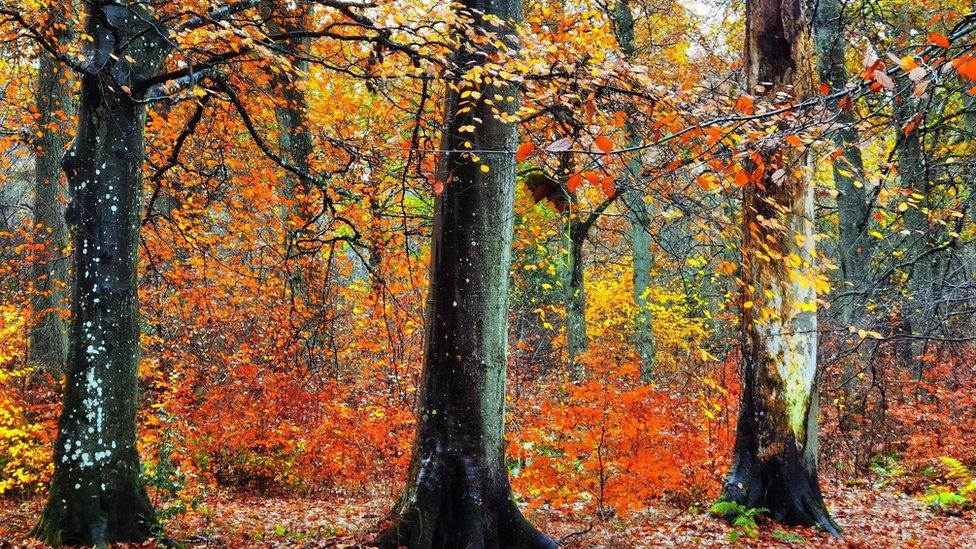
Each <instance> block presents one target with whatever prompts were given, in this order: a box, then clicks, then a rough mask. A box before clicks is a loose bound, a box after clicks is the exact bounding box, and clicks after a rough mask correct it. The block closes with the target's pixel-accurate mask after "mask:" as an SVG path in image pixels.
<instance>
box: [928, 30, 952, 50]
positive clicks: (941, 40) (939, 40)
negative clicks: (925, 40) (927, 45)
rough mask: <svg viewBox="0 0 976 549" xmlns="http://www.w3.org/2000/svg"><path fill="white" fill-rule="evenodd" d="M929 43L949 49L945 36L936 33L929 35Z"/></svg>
mask: <svg viewBox="0 0 976 549" xmlns="http://www.w3.org/2000/svg"><path fill="white" fill-rule="evenodd" d="M929 42H931V43H933V44H935V45H936V46H939V47H940V48H948V47H949V39H948V38H946V37H945V35H942V34H939V33H937V32H933V33H929Z"/></svg>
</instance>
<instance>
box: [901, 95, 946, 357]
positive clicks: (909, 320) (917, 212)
mask: <svg viewBox="0 0 976 549" xmlns="http://www.w3.org/2000/svg"><path fill="white" fill-rule="evenodd" d="M898 84H899V87H898V90H899V94H898V96H896V97H895V104H894V107H893V109H894V113H893V114H894V119H895V123H896V124H895V131H897V132H898V135H897V141H896V145H895V147H896V159H897V166H898V174H899V177H900V178H901V186H902V188H904V189H908V190H910V191H911V192H912V193H913V194H915V195H917V196H916V198H917V197H918V196H921V197H922V198H921V199H918V200H917V203H915V204H912V205H911V206H909V208H908V209H907V210H905V212H904V214H903V215H904V218H903V219H904V229H905V230H907V231H909V233H908V235H907V236H906V237H905V241H904V247H905V259H906V260H908V261H911V265H912V266H911V274H910V276H909V279H908V292H909V294H908V298H909V302H908V304H907V305H906V307H905V310H903V311H902V317H903V324H904V329H905V330H906V331H908V332H909V333H910V334H911V335H915V336H923V335H925V333H926V331H927V326H928V322H929V319H930V318H931V309H930V307H931V305H932V300H933V299H934V296H933V295H932V293H931V289H932V286H933V284H934V280H933V274H934V272H935V270H936V269H934V268H933V263H934V259H935V258H934V256H932V255H927V251H928V250H929V249H930V248H931V247H932V246H934V245H935V243H934V241H933V239H932V227H931V226H930V224H929V218H928V211H929V210H928V207H929V203H928V202H929V184H928V172H927V169H926V157H925V150H924V148H923V146H922V139H921V135H922V126H923V125H924V123H922V124H919V127H918V128H916V129H915V131H913V132H910V133H908V135H905V132H904V131H903V130H902V128H903V127H904V126H905V124H908V123H909V121H911V119H912V117H914V116H915V115H916V114H918V113H919V112H920V109H921V103H920V101H919V100H918V99H916V98H914V97H911V91H912V86H913V84H912V82H911V81H909V80H908V79H907V78H904V79H899V82H898ZM923 348H924V340H922V339H913V338H909V339H907V340H906V341H904V342H902V344H901V345H900V353H901V355H902V358H903V360H904V361H905V362H906V364H908V365H910V366H912V367H913V368H914V369H915V372H916V374H917V375H921V374H922V371H923V362H922V358H921V354H922V351H923Z"/></svg>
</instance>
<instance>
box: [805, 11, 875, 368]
mask: <svg viewBox="0 0 976 549" xmlns="http://www.w3.org/2000/svg"><path fill="white" fill-rule="evenodd" d="M844 28H845V19H844V11H843V6H842V5H841V2H840V1H839V0H821V1H819V2H817V4H816V14H815V19H814V40H815V43H816V50H817V71H818V75H819V77H820V82H821V83H822V84H823V85H825V86H826V87H827V90H828V91H829V93H830V94H834V93H837V92H838V91H841V90H844V89H845V88H846V87H847V79H848V74H847V68H846V65H845V60H844V59H845V53H846V50H847V47H846V45H847V40H846V38H845V36H844ZM839 102H840V99H839V98H838V99H835V100H832V101H831V103H830V105H828V106H829V107H830V108H831V110H832V112H833V113H834V117H835V120H836V122H837V124H838V127H837V128H836V129H835V130H833V131H832V132H831V135H830V136H831V140H832V142H833V145H834V146H835V147H837V149H838V150H840V151H842V152H841V155H840V156H839V157H838V158H837V159H836V160H835V161H834V163H833V176H834V185H835V186H836V187H837V191H838V192H839V194H838V196H837V215H838V218H839V221H840V222H839V231H838V239H837V248H838V255H839V257H840V268H841V277H842V279H843V281H844V282H845V284H846V288H844V289H843V290H842V293H844V294H847V296H845V297H844V298H842V299H841V301H840V304H839V305H840V307H839V309H840V311H839V312H840V320H841V323H843V324H845V325H847V326H849V325H851V323H852V322H853V320H854V312H855V310H856V306H857V304H858V303H860V302H863V297H864V292H865V291H866V288H865V286H866V284H867V282H868V277H869V275H870V271H871V256H872V252H873V251H874V247H875V246H874V242H873V241H872V239H870V238H869V237H868V229H869V228H870V222H871V217H870V216H871V203H870V201H869V199H868V196H867V191H866V189H865V186H864V183H863V181H861V179H863V177H864V160H863V159H862V157H861V149H860V145H859V143H858V141H859V135H858V131H857V127H856V126H855V120H854V115H853V113H852V112H851V110H850V109H838V108H837V106H838V103H839ZM848 377H853V376H852V375H848Z"/></svg>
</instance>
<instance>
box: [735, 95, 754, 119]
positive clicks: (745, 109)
mask: <svg viewBox="0 0 976 549" xmlns="http://www.w3.org/2000/svg"><path fill="white" fill-rule="evenodd" d="M755 105H756V100H755V99H753V98H751V97H749V96H748V95H742V96H739V98H738V99H736V100H735V106H734V107H733V108H734V109H735V110H736V112H738V113H740V114H745V115H752V114H755V113H756V107H755Z"/></svg>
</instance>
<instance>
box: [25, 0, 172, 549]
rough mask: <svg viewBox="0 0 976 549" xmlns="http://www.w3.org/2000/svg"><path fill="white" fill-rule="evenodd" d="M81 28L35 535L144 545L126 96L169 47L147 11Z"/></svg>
mask: <svg viewBox="0 0 976 549" xmlns="http://www.w3.org/2000/svg"><path fill="white" fill-rule="evenodd" d="M85 21H86V23H85V33H86V35H88V36H90V37H91V38H92V41H91V42H90V43H89V45H88V46H87V47H86V48H85V61H84V65H82V66H81V67H80V69H81V71H82V77H81V101H80V105H79V111H78V129H77V134H76V136H75V138H74V142H73V144H72V146H71V149H70V150H69V151H68V153H67V155H66V157H65V161H64V170H65V173H66V174H67V176H68V183H69V190H70V196H71V202H70V203H69V206H68V209H67V213H66V218H67V221H68V223H69V225H70V226H71V231H72V244H73V248H74V250H75V252H74V254H73V255H74V257H73V269H72V281H71V298H72V299H71V325H70V344H69V354H68V372H67V374H68V381H67V386H66V388H65V393H64V408H63V411H62V413H61V419H60V421H59V422H58V438H57V441H56V442H55V448H54V452H55V460H54V464H55V472H54V478H53V480H52V482H51V491H50V495H49V497H48V502H47V505H46V506H45V508H44V513H43V515H42V516H41V519H40V522H39V523H38V525H37V527H36V529H35V530H34V534H35V535H36V536H37V537H38V538H40V539H41V540H43V541H47V542H48V543H51V544H55V545H57V544H72V543H74V544H96V545H105V544H107V543H112V542H118V541H143V540H145V539H146V538H147V537H148V536H149V534H150V529H151V526H152V522H153V510H152V506H151V505H150V502H149V498H148V497H147V495H146V492H145V490H144V489H143V487H142V484H141V481H140V478H139V458H138V454H137V451H136V423H135V422H136V396H137V371H138V366H139V352H140V349H139V309H138V301H137V292H136V283H137V280H136V275H137V270H136V264H137V257H138V235H139V226H140V224H141V214H140V212H141V210H140V202H139V197H140V193H141V190H142V158H143V133H144V130H145V105H144V103H141V102H139V101H137V100H136V99H135V98H133V97H132V95H131V94H130V93H129V91H128V90H130V89H132V88H133V87H135V86H138V85H139V84H140V83H141V80H142V79H143V78H146V77H148V76H152V75H154V74H155V73H156V71H157V70H158V69H159V66H160V63H161V62H162V59H163V55H164V54H165V52H166V45H165V44H166V41H165V37H164V36H162V35H161V34H160V33H159V32H158V31H156V30H154V27H153V25H154V19H153V15H152V14H151V13H150V12H149V11H148V10H147V8H145V7H143V6H142V5H131V6H130V5H127V4H120V3H116V2H94V3H91V4H89V5H88V12H87V16H86V18H85ZM120 52H121V55H120V54H119V53H120Z"/></svg>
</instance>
